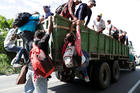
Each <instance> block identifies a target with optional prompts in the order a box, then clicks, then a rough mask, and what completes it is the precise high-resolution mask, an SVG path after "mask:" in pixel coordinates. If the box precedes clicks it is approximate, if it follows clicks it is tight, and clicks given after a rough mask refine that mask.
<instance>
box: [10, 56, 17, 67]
mask: <svg viewBox="0 0 140 93" xmlns="http://www.w3.org/2000/svg"><path fill="white" fill-rule="evenodd" d="M15 62H16V57H15V58H13V60H12V62H11V65H14V63H15Z"/></svg>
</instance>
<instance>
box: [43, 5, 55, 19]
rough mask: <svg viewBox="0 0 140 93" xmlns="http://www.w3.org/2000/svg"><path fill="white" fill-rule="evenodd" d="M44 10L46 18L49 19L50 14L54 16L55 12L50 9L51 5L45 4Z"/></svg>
mask: <svg viewBox="0 0 140 93" xmlns="http://www.w3.org/2000/svg"><path fill="white" fill-rule="evenodd" d="M43 9H44V12H45V19H47V18H48V17H49V16H53V15H54V14H53V13H52V12H51V10H50V6H43Z"/></svg>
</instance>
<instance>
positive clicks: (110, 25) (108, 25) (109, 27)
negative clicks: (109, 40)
mask: <svg viewBox="0 0 140 93" xmlns="http://www.w3.org/2000/svg"><path fill="white" fill-rule="evenodd" d="M111 27H112V24H107V27H106V30H107V35H109V29H111ZM111 33H112V29H111Z"/></svg>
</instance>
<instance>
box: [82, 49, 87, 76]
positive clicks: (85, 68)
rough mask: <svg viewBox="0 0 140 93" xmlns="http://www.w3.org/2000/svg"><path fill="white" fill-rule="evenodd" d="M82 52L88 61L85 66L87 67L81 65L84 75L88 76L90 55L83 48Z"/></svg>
mask: <svg viewBox="0 0 140 93" xmlns="http://www.w3.org/2000/svg"><path fill="white" fill-rule="evenodd" d="M82 52H83V54H84V56H85V58H86V61H85V63H86V66H85V67H83V66H81V70H82V72H83V74H84V76H85V77H86V76H88V73H87V67H88V65H89V56H88V54H87V53H86V51H84V50H82Z"/></svg>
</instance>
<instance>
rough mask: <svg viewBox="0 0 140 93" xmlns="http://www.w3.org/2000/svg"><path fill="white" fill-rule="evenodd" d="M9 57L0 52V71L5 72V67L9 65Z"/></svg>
mask: <svg viewBox="0 0 140 93" xmlns="http://www.w3.org/2000/svg"><path fill="white" fill-rule="evenodd" d="M9 61H10V60H9V59H8V56H7V55H6V54H1V53H0V73H3V74H4V73H5V72H4V71H5V69H6V68H7V67H8V66H9V64H8V63H9Z"/></svg>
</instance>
